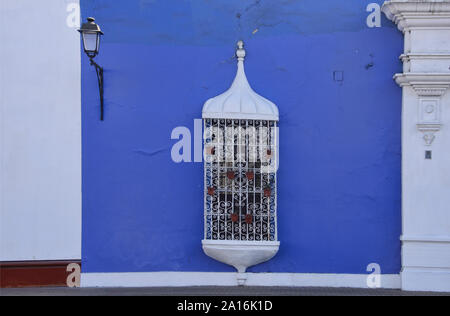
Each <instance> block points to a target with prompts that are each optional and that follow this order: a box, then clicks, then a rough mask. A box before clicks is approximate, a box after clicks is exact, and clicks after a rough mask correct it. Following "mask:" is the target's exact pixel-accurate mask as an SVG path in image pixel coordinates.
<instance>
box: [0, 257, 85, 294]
mask: <svg viewBox="0 0 450 316" xmlns="http://www.w3.org/2000/svg"><path fill="white" fill-rule="evenodd" d="M71 263H76V264H78V265H80V266H81V261H80V260H70V261H25V262H0V288H7V287H8V288H9V287H44V286H56V287H60V286H64V287H65V286H67V284H66V280H67V277H68V276H69V274H70V273H71V272H70V271H69V272H68V271H66V269H67V266H68V265H69V264H71Z"/></svg>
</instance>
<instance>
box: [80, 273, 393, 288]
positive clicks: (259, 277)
mask: <svg viewBox="0 0 450 316" xmlns="http://www.w3.org/2000/svg"><path fill="white" fill-rule="evenodd" d="M372 277H373V275H367V274H303V273H245V274H239V273H231V272H230V273H217V272H148V273H82V274H81V286H82V287H164V286H174V287H181V286H237V285H239V281H238V278H246V281H245V285H246V286H292V287H341V288H344V287H348V288H367V287H368V278H372ZM379 277H380V284H379V285H380V288H386V289H399V288H400V287H401V284H400V276H399V275H396V274H392V275H379ZM371 280H372V279H370V281H369V284H372V283H371Z"/></svg>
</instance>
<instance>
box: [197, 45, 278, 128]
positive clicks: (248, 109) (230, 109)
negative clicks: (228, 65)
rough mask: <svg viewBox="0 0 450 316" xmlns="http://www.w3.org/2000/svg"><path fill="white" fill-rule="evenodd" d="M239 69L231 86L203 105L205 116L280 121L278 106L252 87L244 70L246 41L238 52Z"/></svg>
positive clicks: (239, 47)
mask: <svg viewBox="0 0 450 316" xmlns="http://www.w3.org/2000/svg"><path fill="white" fill-rule="evenodd" d="M236 56H237V58H238V70H237V74H236V78H235V79H234V82H233V84H232V85H231V88H230V89H228V91H226V92H225V93H223V94H221V95H219V96H217V97H215V98H212V99H209V100H208V101H207V102H206V103H205V105H204V106H203V118H204V119H206V118H215V119H244V120H268V121H278V120H279V114H278V108H277V106H276V105H275V104H273V103H272V102H271V101H269V100H267V99H265V98H263V97H262V96H260V95H259V94H257V93H256V92H255V91H253V89H252V88H251V87H250V84H249V83H248V80H247V77H246V75H245V71H244V58H245V50H244V43H243V42H242V41H240V42H239V43H238V50H237V52H236Z"/></svg>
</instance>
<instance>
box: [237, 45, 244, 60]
mask: <svg viewBox="0 0 450 316" xmlns="http://www.w3.org/2000/svg"><path fill="white" fill-rule="evenodd" d="M245 55H246V52H245V49H244V42H243V41H239V42H237V50H236V56H237V58H238V60H239V61H244V58H245Z"/></svg>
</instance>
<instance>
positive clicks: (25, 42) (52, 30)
mask: <svg viewBox="0 0 450 316" xmlns="http://www.w3.org/2000/svg"><path fill="white" fill-rule="evenodd" d="M69 4H78V0H58V1H55V0H39V1H36V0H1V1H0V43H1V49H0V63H1V66H0V89H1V90H0V110H1V112H0V119H1V121H0V124H1V125H0V126H1V129H0V130H1V135H0V150H1V151H0V159H1V165H0V168H1V169H0V180H1V182H0V183H1V184H0V185H1V187H0V207H1V209H0V261H23V260H61V259H79V258H81V68H80V38H79V33H78V32H77V31H76V29H75V28H74V27H70V26H69V25H68V24H67V17H68V15H69V14H70V12H67V6H68V5H69Z"/></svg>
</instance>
